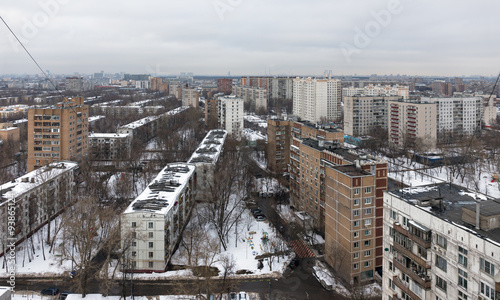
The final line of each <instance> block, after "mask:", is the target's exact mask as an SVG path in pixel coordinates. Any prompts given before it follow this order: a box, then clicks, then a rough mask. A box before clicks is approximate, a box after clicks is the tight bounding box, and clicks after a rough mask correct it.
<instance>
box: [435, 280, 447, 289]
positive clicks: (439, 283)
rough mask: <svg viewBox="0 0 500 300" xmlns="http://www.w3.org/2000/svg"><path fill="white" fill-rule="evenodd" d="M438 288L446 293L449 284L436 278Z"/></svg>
mask: <svg viewBox="0 0 500 300" xmlns="http://www.w3.org/2000/svg"><path fill="white" fill-rule="evenodd" d="M436 286H437V287H438V288H440V289H442V290H443V291H445V292H446V288H447V283H446V280H444V279H443V278H441V277H439V276H436Z"/></svg>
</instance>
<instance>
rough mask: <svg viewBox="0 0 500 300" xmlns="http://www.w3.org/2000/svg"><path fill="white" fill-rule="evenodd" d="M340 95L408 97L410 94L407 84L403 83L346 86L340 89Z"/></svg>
mask: <svg viewBox="0 0 500 300" xmlns="http://www.w3.org/2000/svg"><path fill="white" fill-rule="evenodd" d="M342 96H343V97H348V96H393V97H403V99H408V98H409V96H410V92H409V88H408V86H404V85H399V84H396V85H380V84H377V85H373V84H369V85H367V86H365V87H347V88H343V89H342Z"/></svg>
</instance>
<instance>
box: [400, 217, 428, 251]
mask: <svg viewBox="0 0 500 300" xmlns="http://www.w3.org/2000/svg"><path fill="white" fill-rule="evenodd" d="M393 228H394V230H395V231H397V232H399V233H401V234H402V235H404V236H406V237H408V238H410V239H411V240H412V241H413V242H415V243H417V244H419V245H420V246H422V247H423V248H425V249H429V248H430V247H431V241H430V240H425V239H422V238H421V237H419V236H417V235H415V234H413V233H411V232H409V231H408V230H406V229H404V228H403V227H401V225H400V224H399V223H394V226H393Z"/></svg>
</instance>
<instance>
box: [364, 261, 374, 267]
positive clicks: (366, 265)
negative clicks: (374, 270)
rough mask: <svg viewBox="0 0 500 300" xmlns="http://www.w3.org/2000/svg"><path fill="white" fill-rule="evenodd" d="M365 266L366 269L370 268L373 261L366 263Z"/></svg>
mask: <svg viewBox="0 0 500 300" xmlns="http://www.w3.org/2000/svg"><path fill="white" fill-rule="evenodd" d="M363 265H364V266H365V268H367V267H369V266H371V265H372V262H371V261H365V263H364V264H363Z"/></svg>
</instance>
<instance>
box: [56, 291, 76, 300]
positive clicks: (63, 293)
mask: <svg viewBox="0 0 500 300" xmlns="http://www.w3.org/2000/svg"><path fill="white" fill-rule="evenodd" d="M69 294H73V293H70V292H61V293H60V294H59V300H65V299H66V297H68V295H69Z"/></svg>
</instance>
